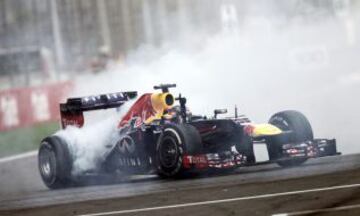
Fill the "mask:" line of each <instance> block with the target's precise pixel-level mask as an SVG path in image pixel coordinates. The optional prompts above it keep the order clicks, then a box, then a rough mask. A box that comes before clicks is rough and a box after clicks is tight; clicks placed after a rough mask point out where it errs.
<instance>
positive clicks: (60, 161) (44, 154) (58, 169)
mask: <svg viewBox="0 0 360 216" xmlns="http://www.w3.org/2000/svg"><path fill="white" fill-rule="evenodd" d="M38 166H39V172H40V176H41V178H42V180H43V182H44V183H45V185H46V186H47V187H48V188H50V189H58V188H65V187H68V186H70V185H71V183H72V179H71V169H72V159H71V155H70V152H69V149H68V146H67V144H66V143H65V142H64V141H63V140H62V139H61V138H60V137H57V136H50V137H46V138H45V139H44V140H43V141H42V142H41V145H40V149H39V154H38Z"/></svg>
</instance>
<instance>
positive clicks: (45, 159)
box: [39, 144, 56, 182]
mask: <svg viewBox="0 0 360 216" xmlns="http://www.w3.org/2000/svg"><path fill="white" fill-rule="evenodd" d="M43 145H44V146H43V147H42V148H41V149H40V152H39V167H40V173H41V176H42V177H43V178H44V179H45V180H46V181H47V182H52V181H54V177H55V176H56V156H55V152H54V150H53V148H52V147H51V146H50V145H49V144H43Z"/></svg>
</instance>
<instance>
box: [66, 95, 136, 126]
mask: <svg viewBox="0 0 360 216" xmlns="http://www.w3.org/2000/svg"><path fill="white" fill-rule="evenodd" d="M136 97H137V92H136V91H130V92H117V93H110V94H101V95H94V96H87V97H77V98H68V99H67V101H66V103H61V104H60V115H61V125H62V128H65V127H66V126H68V125H73V126H77V127H82V126H83V125H84V116H83V112H85V111H91V110H99V109H109V108H118V107H120V106H121V105H123V104H124V103H125V102H127V101H129V100H131V99H134V98H136Z"/></svg>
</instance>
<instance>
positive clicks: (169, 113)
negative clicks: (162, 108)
mask: <svg viewBox="0 0 360 216" xmlns="http://www.w3.org/2000/svg"><path fill="white" fill-rule="evenodd" d="M165 115H166V118H169V119H173V118H176V117H178V116H180V115H181V108H180V106H179V105H175V106H173V107H171V108H169V109H167V110H166V114H165ZM186 115H187V116H191V112H190V110H189V109H188V107H186Z"/></svg>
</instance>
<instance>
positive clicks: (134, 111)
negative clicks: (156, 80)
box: [118, 93, 155, 128]
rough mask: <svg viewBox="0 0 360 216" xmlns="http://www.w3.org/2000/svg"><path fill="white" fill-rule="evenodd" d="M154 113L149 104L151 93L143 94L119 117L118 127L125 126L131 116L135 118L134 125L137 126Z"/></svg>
mask: <svg viewBox="0 0 360 216" xmlns="http://www.w3.org/2000/svg"><path fill="white" fill-rule="evenodd" d="M154 114H155V110H154V109H153V106H152V104H151V94H150V93H147V94H143V95H142V96H141V97H140V98H139V99H138V100H137V101H136V102H135V103H134V105H132V106H131V108H130V109H129V111H128V112H127V113H126V114H125V115H124V117H123V118H122V119H121V121H120V123H119V125H118V128H121V127H123V126H125V125H126V124H127V123H128V122H129V121H130V120H131V119H133V118H136V122H135V125H136V126H139V125H141V124H142V123H144V122H145V121H146V119H148V118H149V117H151V116H153V115H154Z"/></svg>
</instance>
